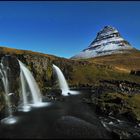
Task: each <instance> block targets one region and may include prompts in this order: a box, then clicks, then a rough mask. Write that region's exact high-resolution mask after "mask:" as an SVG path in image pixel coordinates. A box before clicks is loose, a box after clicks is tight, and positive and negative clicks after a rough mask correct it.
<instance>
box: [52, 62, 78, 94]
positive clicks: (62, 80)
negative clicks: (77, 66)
mask: <svg viewBox="0 0 140 140" xmlns="http://www.w3.org/2000/svg"><path fill="white" fill-rule="evenodd" d="M53 69H54V70H55V72H56V74H57V77H58V82H59V86H60V88H61V90H62V95H64V96H67V95H68V93H71V94H79V93H78V92H76V91H71V90H70V89H69V86H68V83H67V81H66V79H65V77H64V75H63V73H62V71H61V70H60V69H59V68H58V67H57V66H56V65H54V64H53Z"/></svg>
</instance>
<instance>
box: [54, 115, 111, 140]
mask: <svg viewBox="0 0 140 140" xmlns="http://www.w3.org/2000/svg"><path fill="white" fill-rule="evenodd" d="M54 133H56V134H57V138H96V139H98V138H103V139H108V138H109V136H107V135H106V134H104V132H103V131H102V129H100V127H99V126H96V125H93V124H90V123H89V122H87V121H85V120H82V119H80V118H77V117H73V116H63V117H61V118H60V119H58V120H57V121H56V122H55V124H54Z"/></svg>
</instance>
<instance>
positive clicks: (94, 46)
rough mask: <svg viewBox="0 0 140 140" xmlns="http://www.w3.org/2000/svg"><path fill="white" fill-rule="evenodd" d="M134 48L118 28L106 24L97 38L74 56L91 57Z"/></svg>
mask: <svg viewBox="0 0 140 140" xmlns="http://www.w3.org/2000/svg"><path fill="white" fill-rule="evenodd" d="M131 49H133V47H132V46H131V45H130V43H129V42H128V41H126V40H124V39H123V38H122V37H121V35H120V33H119V32H118V30H117V29H115V28H114V27H111V26H105V27H104V28H103V30H101V31H100V32H98V34H97V37H96V38H95V40H94V41H93V42H92V43H91V44H90V45H89V47H88V48H86V49H84V50H83V51H81V52H80V53H78V54H77V55H75V56H73V57H72V58H91V57H97V56H103V55H111V54H115V53H124V52H126V51H127V52H128V51H129V50H131Z"/></svg>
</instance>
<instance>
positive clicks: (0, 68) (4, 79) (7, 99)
mask: <svg viewBox="0 0 140 140" xmlns="http://www.w3.org/2000/svg"><path fill="white" fill-rule="evenodd" d="M8 70H10V68H9V67H7V66H6V67H4V66H3V64H2V63H0V74H1V79H2V83H3V87H4V94H3V95H4V99H5V102H6V105H7V113H8V117H6V118H4V119H2V120H1V123H4V124H13V123H15V122H16V120H17V119H16V117H14V116H13V112H12V108H11V101H10V95H12V93H9V82H8Z"/></svg>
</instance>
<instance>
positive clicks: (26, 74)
mask: <svg viewBox="0 0 140 140" xmlns="http://www.w3.org/2000/svg"><path fill="white" fill-rule="evenodd" d="M18 61H19V65H20V69H21V75H20V76H21V85H22V94H23V104H24V105H25V107H27V106H28V105H29V104H28V100H27V92H26V87H25V82H26V83H27V85H28V87H29V89H30V92H31V96H32V99H33V100H32V102H33V104H32V105H33V106H36V107H37V106H44V105H46V104H47V103H43V102H42V96H41V93H40V89H39V87H38V85H37V83H36V81H35V79H34V77H33V75H32V73H31V72H30V71H29V70H28V69H27V68H26V66H25V65H24V64H23V63H22V62H21V61H20V60H18Z"/></svg>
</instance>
